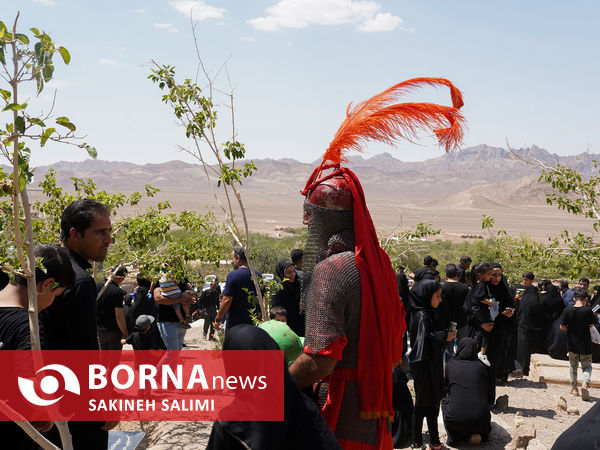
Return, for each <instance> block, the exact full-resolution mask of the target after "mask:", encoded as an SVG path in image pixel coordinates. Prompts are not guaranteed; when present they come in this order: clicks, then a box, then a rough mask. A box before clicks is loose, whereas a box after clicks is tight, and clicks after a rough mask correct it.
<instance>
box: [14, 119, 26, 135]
mask: <svg viewBox="0 0 600 450" xmlns="http://www.w3.org/2000/svg"><path fill="white" fill-rule="evenodd" d="M15 127H16V128H17V131H18V132H19V133H21V134H23V133H25V119H24V118H23V116H17V117H16V119H15Z"/></svg>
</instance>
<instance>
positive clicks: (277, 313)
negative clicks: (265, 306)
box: [269, 306, 287, 323]
mask: <svg viewBox="0 0 600 450" xmlns="http://www.w3.org/2000/svg"><path fill="white" fill-rule="evenodd" d="M269 319H271V320H278V321H279V322H284V323H287V310H286V309H285V308H284V307H283V306H273V307H271V309H270V310H269Z"/></svg>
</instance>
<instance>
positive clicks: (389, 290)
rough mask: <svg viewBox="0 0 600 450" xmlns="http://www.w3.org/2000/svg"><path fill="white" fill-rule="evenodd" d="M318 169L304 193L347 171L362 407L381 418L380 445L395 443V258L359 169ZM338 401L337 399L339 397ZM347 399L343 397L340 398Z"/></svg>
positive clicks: (400, 329) (398, 319)
mask: <svg viewBox="0 0 600 450" xmlns="http://www.w3.org/2000/svg"><path fill="white" fill-rule="evenodd" d="M331 167H332V166H330V165H328V166H321V167H318V168H317V169H315V171H314V172H313V174H312V176H311V178H309V180H308V182H307V184H306V187H305V189H304V191H303V194H304V195H306V194H307V193H308V192H309V191H310V190H311V189H312V188H313V187H314V186H316V185H317V184H319V183H320V182H322V181H324V180H325V179H328V178H331V177H334V176H338V175H342V176H343V177H344V178H345V179H346V181H347V182H348V184H349V185H350V189H351V191H352V197H353V208H354V240H355V253H356V267H357V268H358V270H359V272H360V282H361V289H362V292H361V294H362V295H361V317H360V338H359V347H358V368H357V381H358V390H359V396H360V413H361V417H363V418H365V419H381V423H380V426H379V427H378V448H392V445H391V436H390V434H389V433H388V432H387V421H388V419H389V420H393V417H394V409H393V406H392V370H393V368H394V366H396V365H398V364H399V363H400V362H401V361H402V337H403V336H404V332H405V331H406V323H405V320H404V316H405V311H404V306H403V305H402V302H401V301H400V296H399V294H398V285H397V283H396V276H395V273H394V269H393V268H392V264H391V262H390V259H389V257H388V255H387V253H385V251H384V250H383V249H382V248H381V247H380V246H379V240H378V238H377V233H376V231H375V226H374V225H373V221H372V219H371V215H370V214H369V210H368V209H367V205H366V201H365V195H364V192H363V190H362V187H361V185H360V182H359V181H358V178H357V177H356V175H355V174H354V173H353V172H352V171H351V170H350V169H348V168H346V167H343V168H340V169H338V170H335V171H333V172H332V173H330V174H328V175H326V176H324V177H322V178H320V179H318V180H315V178H316V177H317V176H319V175H320V174H321V172H322V171H323V170H325V169H328V168H331ZM333 400H334V401H335V400H336V399H333ZM338 401H340V402H341V397H340V398H339V399H338Z"/></svg>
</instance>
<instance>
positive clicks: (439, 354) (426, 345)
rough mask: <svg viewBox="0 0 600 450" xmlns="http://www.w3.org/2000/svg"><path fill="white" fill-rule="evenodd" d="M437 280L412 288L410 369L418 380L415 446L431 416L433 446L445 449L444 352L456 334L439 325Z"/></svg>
mask: <svg viewBox="0 0 600 450" xmlns="http://www.w3.org/2000/svg"><path fill="white" fill-rule="evenodd" d="M441 294H442V287H441V286H440V284H439V283H438V282H437V281H434V280H422V281H420V282H419V283H417V284H416V286H415V287H414V288H412V289H411V291H410V296H409V305H410V312H411V316H410V346H411V350H410V353H409V355H408V361H409V362H410V372H411V374H412V376H413V379H414V383H415V409H414V411H413V423H412V429H413V432H412V434H413V445H412V446H413V448H420V447H421V446H422V445H423V436H422V433H421V430H422V429H423V419H424V418H426V419H427V429H428V430H429V436H430V446H431V448H434V449H435V448H441V443H440V437H439V434H438V428H437V417H438V413H439V410H440V400H441V399H442V387H443V383H444V379H443V353H444V347H445V345H446V342H448V341H450V340H452V339H454V338H455V337H456V332H455V331H454V332H452V333H449V332H448V330H441V329H439V328H438V327H437V325H436V312H435V308H437V307H438V306H439V304H440V302H441V301H442V297H441Z"/></svg>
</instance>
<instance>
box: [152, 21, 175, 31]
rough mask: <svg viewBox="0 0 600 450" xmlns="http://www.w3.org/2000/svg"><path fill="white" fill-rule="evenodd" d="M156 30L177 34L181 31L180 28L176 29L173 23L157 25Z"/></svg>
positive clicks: (155, 25)
mask: <svg viewBox="0 0 600 450" xmlns="http://www.w3.org/2000/svg"><path fill="white" fill-rule="evenodd" d="M154 28H160V29H162V30H167V31H168V32H169V33H177V32H178V31H179V28H177V27H174V26H173V24H172V23H155V24H154Z"/></svg>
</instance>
